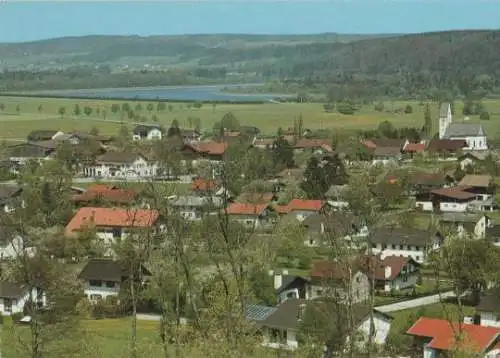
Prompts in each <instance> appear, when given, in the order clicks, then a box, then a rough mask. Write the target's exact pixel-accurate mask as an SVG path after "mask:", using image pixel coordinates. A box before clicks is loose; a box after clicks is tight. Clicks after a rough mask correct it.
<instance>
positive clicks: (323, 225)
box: [320, 223, 325, 234]
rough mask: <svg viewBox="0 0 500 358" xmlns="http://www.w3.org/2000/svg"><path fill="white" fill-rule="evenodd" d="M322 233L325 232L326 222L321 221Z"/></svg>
mask: <svg viewBox="0 0 500 358" xmlns="http://www.w3.org/2000/svg"><path fill="white" fill-rule="evenodd" d="M320 233H321V234H324V233H325V224H324V223H321V231H320Z"/></svg>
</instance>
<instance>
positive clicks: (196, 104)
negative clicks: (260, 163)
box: [193, 102, 203, 109]
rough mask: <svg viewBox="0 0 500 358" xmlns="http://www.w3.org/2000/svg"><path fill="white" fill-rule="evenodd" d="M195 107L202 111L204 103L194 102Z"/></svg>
mask: <svg viewBox="0 0 500 358" xmlns="http://www.w3.org/2000/svg"><path fill="white" fill-rule="evenodd" d="M193 107H194V108H197V109H200V108H201V107H203V102H194V103H193Z"/></svg>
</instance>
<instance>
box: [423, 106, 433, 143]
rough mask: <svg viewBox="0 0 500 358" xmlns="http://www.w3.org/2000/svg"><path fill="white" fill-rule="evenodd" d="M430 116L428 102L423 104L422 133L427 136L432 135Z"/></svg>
mask: <svg viewBox="0 0 500 358" xmlns="http://www.w3.org/2000/svg"><path fill="white" fill-rule="evenodd" d="M432 130H433V128H432V116H431V107H430V106H429V103H427V104H426V105H425V112H424V133H425V135H426V136H427V137H430V136H431V135H432Z"/></svg>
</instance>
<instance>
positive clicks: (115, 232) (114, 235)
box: [112, 229, 121, 239]
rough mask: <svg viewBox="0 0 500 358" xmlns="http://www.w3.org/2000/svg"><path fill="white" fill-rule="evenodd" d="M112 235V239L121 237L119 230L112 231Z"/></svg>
mask: <svg viewBox="0 0 500 358" xmlns="http://www.w3.org/2000/svg"><path fill="white" fill-rule="evenodd" d="M112 233H113V238H115V239H116V238H118V237H121V230H120V229H113V230H112Z"/></svg>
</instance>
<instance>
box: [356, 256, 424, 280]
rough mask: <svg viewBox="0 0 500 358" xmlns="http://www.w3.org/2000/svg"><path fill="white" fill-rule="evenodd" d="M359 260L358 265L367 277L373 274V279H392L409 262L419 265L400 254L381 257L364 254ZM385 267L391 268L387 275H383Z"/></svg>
mask: <svg viewBox="0 0 500 358" xmlns="http://www.w3.org/2000/svg"><path fill="white" fill-rule="evenodd" d="M360 261H361V262H360V265H361V267H362V268H363V269H364V271H365V273H366V274H367V275H368V277H369V278H371V277H372V274H373V277H374V278H375V280H394V279H395V278H396V277H398V276H399V275H400V273H401V271H402V270H403V268H404V267H405V266H406V265H408V264H409V263H412V264H413V265H416V266H417V265H418V266H420V264H419V263H417V262H416V261H414V260H413V259H412V258H410V257H402V256H386V257H384V258H383V259H382V258H381V257H380V256H372V257H369V256H365V257H362V258H361V259H360ZM386 267H390V268H391V275H390V276H389V277H385V268H386Z"/></svg>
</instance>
